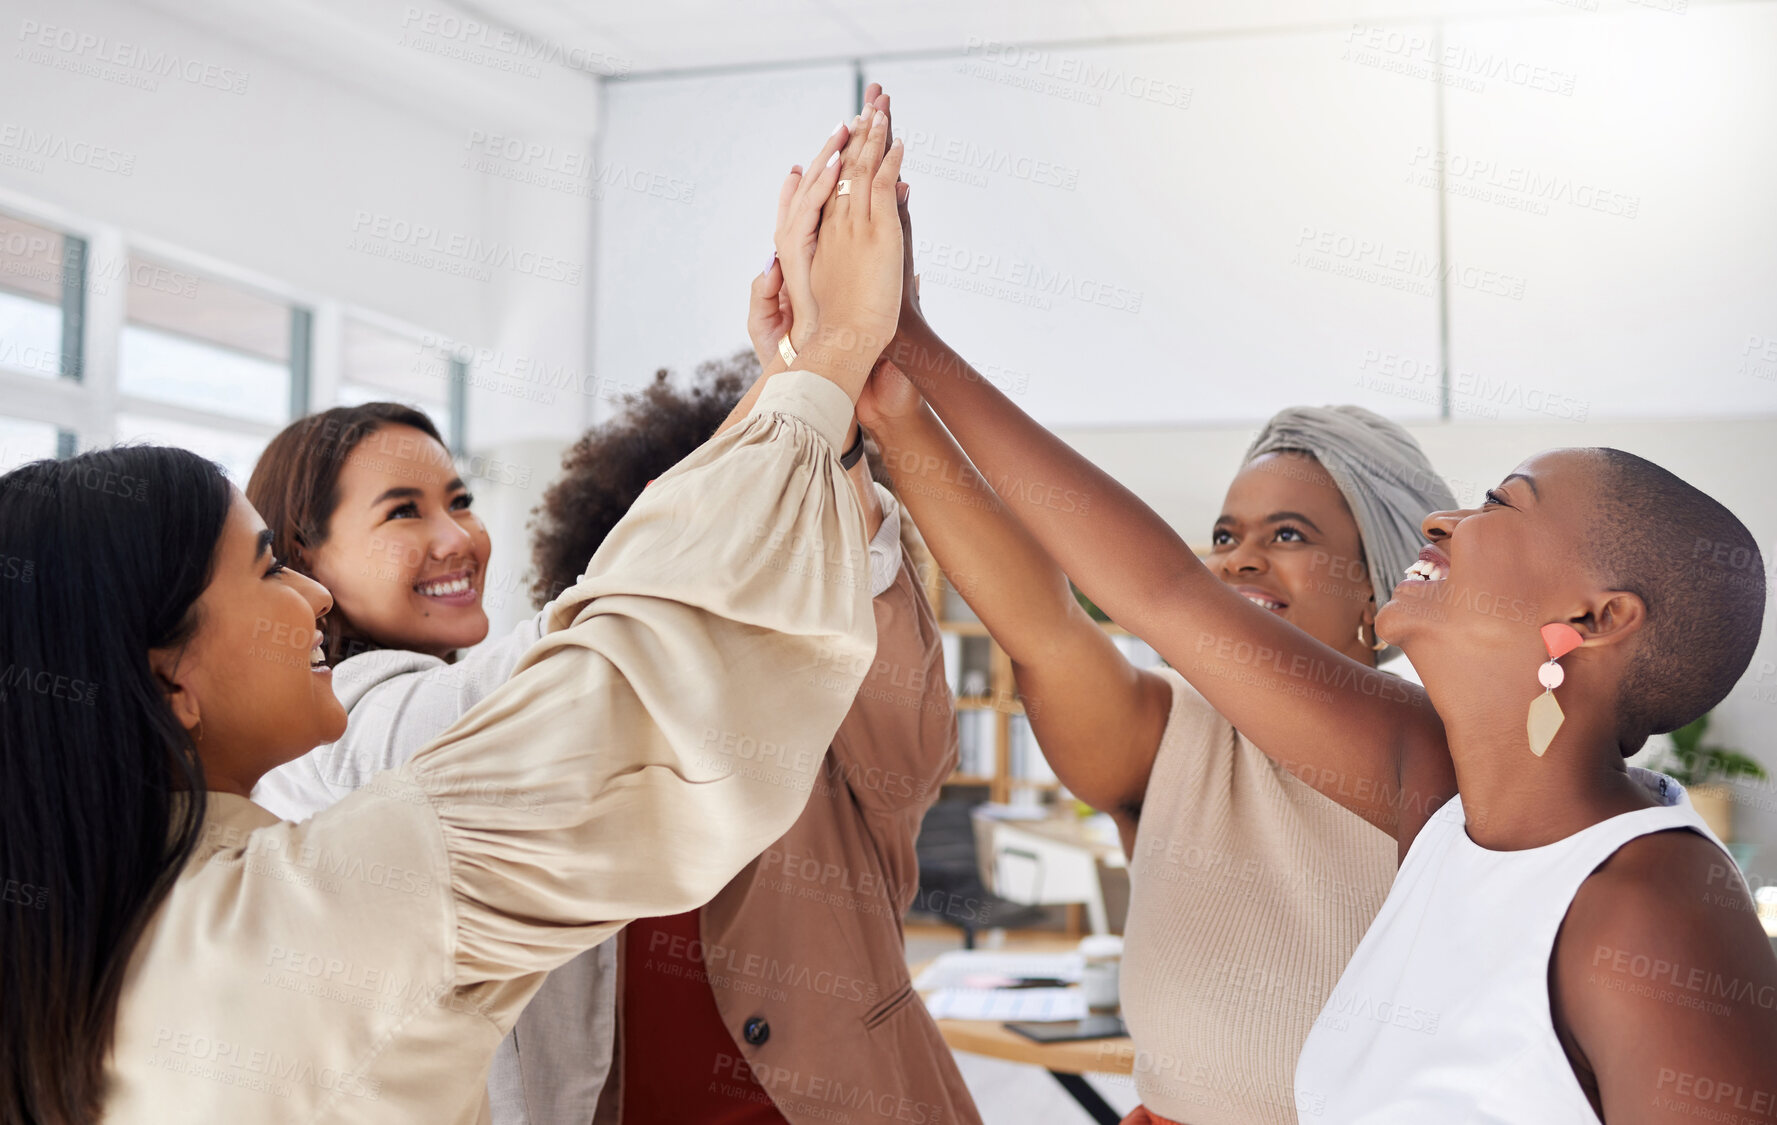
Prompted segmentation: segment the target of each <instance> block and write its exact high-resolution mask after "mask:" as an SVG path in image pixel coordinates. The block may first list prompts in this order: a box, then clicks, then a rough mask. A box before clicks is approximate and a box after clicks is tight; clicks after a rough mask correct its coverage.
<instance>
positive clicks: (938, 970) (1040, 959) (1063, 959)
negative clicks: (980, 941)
mask: <svg viewBox="0 0 1777 1125" xmlns="http://www.w3.org/2000/svg"><path fill="white" fill-rule="evenodd" d="M1085 969H1086V959H1085V958H1084V957H1082V956H1081V955H1080V954H1078V953H998V952H995V951H994V950H991V949H956V950H952V951H951V952H949V953H942V954H939V955H938V959H937V960H936V961H933V962H932V963H931V964H930V965H927V966H926V969H925V972H923V973H921V974H919V979H918V980H916V981H914V982H913V987H914V988H915V989H916V990H917V991H920V992H930V991H931V990H932V989H934V988H965V987H967V985H968V984H969V979H970V978H971V977H982V976H998V977H1053V978H1054V979H1056V980H1064V981H1068V982H1070V983H1075V982H1078V981H1079V979H1080V975H1081V974H1082V973H1083V972H1085ZM1033 991H1041V990H1033ZM1066 1018H1068V1019H1078V1018H1080V1017H1078V1016H1068V1017H1066Z"/></svg>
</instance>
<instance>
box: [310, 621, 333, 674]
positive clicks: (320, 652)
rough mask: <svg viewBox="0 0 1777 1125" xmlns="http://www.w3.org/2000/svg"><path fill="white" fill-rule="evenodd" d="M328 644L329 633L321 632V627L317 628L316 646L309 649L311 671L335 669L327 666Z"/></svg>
mask: <svg viewBox="0 0 1777 1125" xmlns="http://www.w3.org/2000/svg"><path fill="white" fill-rule="evenodd" d="M326 644H327V634H325V633H323V632H321V631H320V630H319V629H316V630H315V647H313V648H311V649H309V671H311V672H331V671H333V669H331V668H329V667H328V666H327V648H326Z"/></svg>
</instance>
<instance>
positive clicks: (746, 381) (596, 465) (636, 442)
mask: <svg viewBox="0 0 1777 1125" xmlns="http://www.w3.org/2000/svg"><path fill="white" fill-rule="evenodd" d="M758 377H759V361H758V359H757V358H755V357H754V355H753V353H752V352H751V351H742V352H736V353H735V354H734V355H732V356H730V357H728V358H727V359H720V360H709V361H706V362H704V363H700V364H698V366H697V373H696V374H695V375H694V376H693V377H692V379H691V380H690V382H689V385H688V386H685V387H682V388H681V387H679V386H675V385H674V384H673V382H672V376H671V374H670V373H669V372H668V371H667V370H666V369H665V368H661V369H660V370H659V371H656V372H655V373H654V382H653V383H651V384H650V385H649V386H648V388H647V389H646V390H644V391H641V392H638V393H635V394H630V395H626V396H625V397H624V399H623V405H622V407H621V409H620V410H619V411H618V413H617V415H616V417H614V418H611V419H610V420H608V421H606V422H603V423H601V424H600V425H597V426H594V427H593V428H592V429H590V430H588V431H586V433H584V434H582V435H581V437H580V440H579V441H576V442H575V443H574V444H573V446H572V447H571V448H569V450H568V451H567V452H566V453H565V454H563V455H562V459H561V469H562V471H561V476H560V477H559V478H558V479H557V480H556V481H555V483H553V484H551V485H550V486H549V488H548V490H547V491H545V492H544V493H543V502H542V503H541V504H539V505H537V508H536V510H535V511H534V512H532V513H531V522H530V524H529V528H530V531H531V566H532V568H533V570H534V571H535V572H536V577H535V578H534V579H533V580H532V582H531V601H532V602H533V603H534V604H535V605H536V606H537V607H538V608H541V607H543V606H544V605H547V604H548V603H549V602H550V601H551V600H552V599H554V598H555V596H556V595H557V594H560V593H561V592H562V591H563V590H565V589H567V588H568V587H569V586H572V585H573V584H574V583H575V582H577V581H578V580H579V578H580V574H581V572H582V571H584V570H585V569H586V563H587V560H589V559H591V558H592V556H593V554H594V552H596V551H597V550H598V549H599V544H600V543H603V542H604V541H605V536H606V535H608V534H610V531H611V529H612V528H613V527H615V526H617V521H618V520H620V519H622V518H623V517H624V514H625V513H627V512H628V511H629V507H630V505H631V504H634V503H635V501H636V497H638V496H640V495H641V494H642V489H643V488H645V487H647V484H648V482H649V481H651V480H653V479H654V478H655V477H657V476H659V475H660V474H662V473H664V472H666V471H667V470H668V469H670V468H672V467H673V466H674V465H676V464H678V463H679V462H680V461H683V460H684V459H685V457H686V456H687V455H688V454H690V453H691V451H692V450H694V449H696V448H697V447H698V446H700V445H702V444H703V443H704V442H706V441H708V440H709V439H710V435H711V434H713V433H715V432H716V427H717V426H719V425H721V424H722V419H724V418H726V417H728V414H729V412H730V411H732V410H733V409H734V407H735V404H736V403H738V402H739V401H740V400H741V397H742V396H743V395H745V394H746V391H747V388H748V387H750V386H752V384H753V381H754V380H755V379H757V378H758Z"/></svg>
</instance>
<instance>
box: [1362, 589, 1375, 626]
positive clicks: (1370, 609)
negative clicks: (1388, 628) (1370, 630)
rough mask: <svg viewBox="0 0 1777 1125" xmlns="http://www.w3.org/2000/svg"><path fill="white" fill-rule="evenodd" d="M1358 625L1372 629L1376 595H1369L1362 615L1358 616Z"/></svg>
mask: <svg viewBox="0 0 1777 1125" xmlns="http://www.w3.org/2000/svg"><path fill="white" fill-rule="evenodd" d="M1358 622H1359V624H1363V625H1369V626H1372V627H1374V626H1375V624H1376V595H1375V594H1371V595H1370V600H1369V602H1368V603H1366V604H1365V605H1364V611H1363V613H1361V614H1359V615H1358Z"/></svg>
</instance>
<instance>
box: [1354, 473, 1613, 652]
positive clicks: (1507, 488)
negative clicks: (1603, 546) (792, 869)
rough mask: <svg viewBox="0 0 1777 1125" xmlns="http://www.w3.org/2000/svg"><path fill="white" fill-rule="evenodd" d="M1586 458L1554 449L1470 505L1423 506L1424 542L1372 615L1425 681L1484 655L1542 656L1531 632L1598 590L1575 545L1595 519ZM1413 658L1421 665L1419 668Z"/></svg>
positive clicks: (1582, 542) (1579, 613) (1579, 610)
mask: <svg viewBox="0 0 1777 1125" xmlns="http://www.w3.org/2000/svg"><path fill="white" fill-rule="evenodd" d="M1596 468H1597V466H1596V464H1595V462H1594V459H1593V458H1592V456H1591V454H1590V453H1589V452H1588V451H1585V450H1572V449H1568V450H1556V451H1553V452H1550V453H1543V454H1539V455H1538V456H1536V457H1532V458H1531V459H1530V460H1528V461H1525V462H1524V463H1523V464H1521V465H1519V466H1518V468H1517V469H1515V470H1514V471H1513V472H1512V473H1511V474H1510V475H1508V476H1507V477H1506V478H1505V480H1503V481H1501V482H1500V484H1499V485H1498V486H1497V487H1495V488H1494V489H1492V490H1491V491H1489V492H1488V493H1487V496H1486V497H1485V499H1484V500H1483V502H1482V504H1481V506H1480V507H1478V508H1465V509H1461V510H1458V511H1450V512H1433V513H1432V514H1431V515H1429V516H1427V517H1426V519H1425V523H1424V531H1425V535H1426V538H1427V539H1429V540H1430V541H1431V545H1430V546H1429V547H1428V548H1427V549H1426V550H1425V552H1424V553H1423V554H1422V555H1421V556H1420V561H1419V562H1417V563H1415V564H1414V565H1413V566H1412V567H1410V568H1409V572H1408V574H1406V575H1404V576H1402V580H1401V581H1400V583H1399V584H1398V585H1397V586H1396V587H1395V590H1394V596H1393V598H1391V599H1390V600H1389V603H1388V604H1387V605H1386V606H1384V607H1383V609H1382V612H1381V613H1380V614H1379V615H1378V616H1377V620H1376V626H1377V629H1378V631H1379V633H1380V635H1381V636H1382V637H1383V638H1385V639H1386V640H1388V641H1390V642H1392V643H1394V644H1398V645H1400V646H1401V647H1402V648H1403V649H1404V650H1406V652H1407V654H1408V656H1409V657H1411V658H1412V660H1413V663H1414V666H1415V667H1420V668H1421V671H1422V672H1424V673H1425V675H1426V678H1427V683H1428V684H1429V683H1430V682H1431V678H1432V675H1433V671H1432V669H1435V668H1436V667H1438V666H1439V665H1440V664H1443V665H1445V666H1453V663H1454V662H1458V661H1460V662H1467V663H1468V664H1469V665H1470V666H1471V667H1472V666H1473V662H1474V661H1475V660H1476V659H1477V658H1483V657H1484V656H1485V654H1488V653H1498V654H1501V656H1502V660H1503V661H1504V662H1505V663H1504V664H1503V665H1502V666H1510V664H1509V662H1510V661H1511V660H1518V661H1519V662H1520V663H1522V662H1524V661H1526V660H1528V661H1529V662H1530V664H1531V666H1532V667H1534V664H1535V656H1536V655H1537V654H1538V653H1541V654H1542V657H1543V658H1544V659H1547V653H1546V652H1544V651H1543V650H1542V647H1541V645H1542V642H1541V639H1540V636H1539V634H1538V632H1537V630H1538V629H1539V627H1540V626H1542V625H1543V624H1545V623H1547V622H1550V621H1568V620H1570V619H1575V620H1578V619H1581V618H1583V617H1584V615H1585V613H1586V612H1587V608H1588V606H1590V605H1591V604H1592V603H1593V602H1594V601H1595V599H1596V597H1597V596H1598V594H1599V583H1598V581H1597V580H1596V578H1595V577H1594V576H1593V573H1592V571H1593V568H1592V566H1591V560H1590V559H1588V558H1587V557H1586V554H1585V548H1586V544H1587V541H1588V537H1589V536H1590V535H1591V530H1590V529H1591V528H1592V527H1593V523H1594V520H1595V518H1596V514H1597V513H1596V504H1595V503H1594V499H1593V490H1594V488H1595V478H1596ZM1422 662H1423V666H1422Z"/></svg>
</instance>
